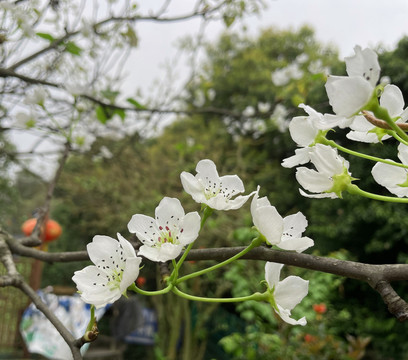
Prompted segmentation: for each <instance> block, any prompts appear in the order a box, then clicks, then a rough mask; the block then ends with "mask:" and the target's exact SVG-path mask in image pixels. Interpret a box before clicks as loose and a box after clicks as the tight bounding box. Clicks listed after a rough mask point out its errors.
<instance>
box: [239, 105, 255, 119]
mask: <svg viewBox="0 0 408 360" xmlns="http://www.w3.org/2000/svg"><path fill="white" fill-rule="evenodd" d="M242 115H244V116H245V117H251V116H254V115H255V109H254V107H253V106H247V107H246V108H245V109H244V111H243V112H242Z"/></svg>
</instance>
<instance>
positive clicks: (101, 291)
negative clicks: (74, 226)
mask: <svg viewBox="0 0 408 360" xmlns="http://www.w3.org/2000/svg"><path fill="white" fill-rule="evenodd" d="M117 236H118V239H119V241H117V240H116V239H113V238H111V237H109V236H103V235H96V236H94V238H93V240H92V242H91V243H89V244H88V245H87V247H86V248H87V251H88V255H89V258H90V259H91V261H92V262H93V263H94V265H90V266H87V267H86V268H84V269H82V270H80V271H75V273H74V276H73V277H72V280H73V281H74V282H75V283H76V285H77V288H78V292H79V294H80V296H81V298H82V300H84V301H85V302H86V303H88V304H93V305H95V307H96V308H101V307H104V306H105V305H107V304H112V303H113V302H115V301H116V300H118V299H119V298H120V297H121V296H122V295H123V294H126V289H127V288H128V287H129V286H130V285H131V284H133V282H134V281H135V280H136V279H137V277H138V276H139V266H140V262H141V261H142V258H140V257H138V256H136V252H135V249H134V248H133V246H132V245H131V244H130V243H129V242H128V241H127V240H126V239H125V238H124V237H123V236H121V235H120V234H119V233H118V234H117Z"/></svg>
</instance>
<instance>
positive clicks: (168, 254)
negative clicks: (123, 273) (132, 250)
mask: <svg viewBox="0 0 408 360" xmlns="http://www.w3.org/2000/svg"><path fill="white" fill-rule="evenodd" d="M182 249H183V245H174V244H170V243H166V244H162V245H161V246H159V247H151V246H147V245H142V246H141V247H140V249H139V253H138V255H139V256H144V257H145V258H147V259H149V260H151V261H156V262H166V261H169V260H172V259H175V258H176V257H177V256H179V255H180V253H181V250H182Z"/></svg>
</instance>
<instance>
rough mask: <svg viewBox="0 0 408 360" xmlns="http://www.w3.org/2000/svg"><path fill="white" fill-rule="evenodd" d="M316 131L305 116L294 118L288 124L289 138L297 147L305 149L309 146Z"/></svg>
mask: <svg viewBox="0 0 408 360" xmlns="http://www.w3.org/2000/svg"><path fill="white" fill-rule="evenodd" d="M318 131H319V130H318V129H317V128H316V127H315V126H314V125H313V123H312V122H311V121H310V120H309V119H308V118H307V117H306V116H298V117H294V118H293V119H292V121H291V122H290V124H289V132H290V136H291V137H292V139H293V141H294V142H295V143H296V144H298V145H299V146H304V147H306V146H309V145H311V144H312V143H313V142H314V140H315V138H316V135H317V133H318Z"/></svg>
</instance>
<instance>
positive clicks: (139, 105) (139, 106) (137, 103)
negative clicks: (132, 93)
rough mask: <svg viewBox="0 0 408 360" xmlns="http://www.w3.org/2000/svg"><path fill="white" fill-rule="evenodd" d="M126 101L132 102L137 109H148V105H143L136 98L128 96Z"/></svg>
mask: <svg viewBox="0 0 408 360" xmlns="http://www.w3.org/2000/svg"><path fill="white" fill-rule="evenodd" d="M126 101H127V102H128V103H130V104H132V105H133V106H134V107H135V108H136V109H140V110H145V109H146V106H143V105H142V104H140V103H139V102H137V101H136V100H135V99H132V98H127V99H126Z"/></svg>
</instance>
